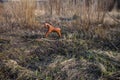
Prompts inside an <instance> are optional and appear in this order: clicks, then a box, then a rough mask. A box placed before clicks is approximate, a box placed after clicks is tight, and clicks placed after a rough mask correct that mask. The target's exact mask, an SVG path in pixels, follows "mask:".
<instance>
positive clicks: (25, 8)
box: [4, 0, 37, 27]
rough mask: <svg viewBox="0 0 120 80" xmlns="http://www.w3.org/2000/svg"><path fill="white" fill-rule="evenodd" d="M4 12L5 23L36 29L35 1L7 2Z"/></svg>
mask: <svg viewBox="0 0 120 80" xmlns="http://www.w3.org/2000/svg"><path fill="white" fill-rule="evenodd" d="M4 11H5V12H4V15H5V16H4V17H5V21H6V23H8V24H10V25H12V24H18V25H19V26H22V27H34V26H36V25H37V23H36V21H35V14H34V12H35V1H34V0H30V1H29V0H21V1H19V2H17V1H13V2H12V1H9V2H6V3H4Z"/></svg>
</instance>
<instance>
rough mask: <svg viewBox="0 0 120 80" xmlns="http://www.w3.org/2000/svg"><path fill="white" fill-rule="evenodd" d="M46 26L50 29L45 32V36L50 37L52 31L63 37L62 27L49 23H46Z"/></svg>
mask: <svg viewBox="0 0 120 80" xmlns="http://www.w3.org/2000/svg"><path fill="white" fill-rule="evenodd" d="M45 27H46V28H48V31H47V32H46V34H45V37H48V35H49V34H50V33H52V32H56V33H57V34H58V36H59V37H61V29H60V28H58V27H57V28H55V27H54V26H52V25H51V24H49V23H45Z"/></svg>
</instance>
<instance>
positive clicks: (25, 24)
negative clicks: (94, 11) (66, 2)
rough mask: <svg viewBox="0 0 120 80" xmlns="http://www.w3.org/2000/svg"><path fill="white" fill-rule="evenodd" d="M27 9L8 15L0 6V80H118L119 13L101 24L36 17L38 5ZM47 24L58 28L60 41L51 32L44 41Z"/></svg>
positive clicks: (113, 13)
mask: <svg viewBox="0 0 120 80" xmlns="http://www.w3.org/2000/svg"><path fill="white" fill-rule="evenodd" d="M8 6H9V5H8ZM16 6H18V5H16ZM24 6H25V5H24ZM29 6H30V5H28V6H27V8H26V10H27V11H26V10H24V11H23V12H21V13H22V15H21V14H20V13H19V10H18V9H21V8H22V7H21V8H20V7H19V8H16V10H17V11H18V12H17V11H15V12H14V11H11V14H10V13H6V11H9V9H8V10H4V9H3V6H2V4H1V6H0V11H1V13H0V20H1V21H0V63H1V64H0V79H1V80H3V79H4V80H119V79H120V77H119V76H120V20H119V17H120V14H119V12H118V13H117V12H110V13H107V14H106V16H105V17H104V21H103V22H102V23H100V22H97V21H96V20H95V21H96V22H94V20H93V22H92V21H91V18H90V22H87V21H84V19H83V20H82V21H81V19H80V16H77V15H74V17H75V16H76V17H77V18H75V19H71V18H61V17H56V18H54V17H49V16H47V17H46V16H40V17H38V16H37V17H36V16H35V15H34V14H32V13H33V12H34V11H35V10H34V5H32V7H29ZM9 8H11V7H9ZM13 8H14V7H13ZM2 10H3V11H2ZM12 10H13V9H12ZM24 13H26V14H24ZM23 14H24V15H23ZM85 19H86V18H85ZM101 19H102V18H101ZM45 21H49V22H50V23H51V24H53V25H54V26H58V27H60V28H61V30H62V37H61V38H59V37H58V36H57V35H56V33H52V34H50V35H49V37H48V38H44V34H45V32H46V29H45V28H44V24H43V22H45ZM88 21H89V19H88ZM107 22H108V23H107ZM109 22H110V23H109Z"/></svg>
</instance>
